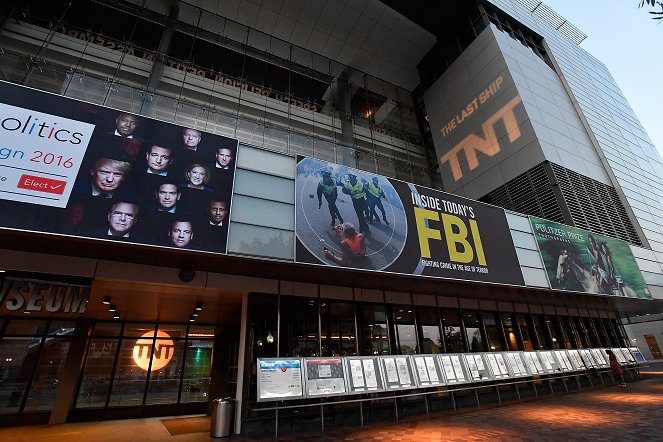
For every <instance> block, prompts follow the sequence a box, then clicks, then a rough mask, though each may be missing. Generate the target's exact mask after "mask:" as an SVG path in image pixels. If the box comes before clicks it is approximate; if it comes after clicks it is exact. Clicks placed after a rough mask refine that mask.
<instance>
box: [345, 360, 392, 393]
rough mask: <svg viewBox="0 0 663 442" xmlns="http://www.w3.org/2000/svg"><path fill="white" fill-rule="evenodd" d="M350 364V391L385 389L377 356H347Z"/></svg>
mask: <svg viewBox="0 0 663 442" xmlns="http://www.w3.org/2000/svg"><path fill="white" fill-rule="evenodd" d="M345 360H346V363H347V365H348V388H349V389H350V393H369V392H371V393H372V392H378V391H384V382H383V380H382V375H381V373H380V365H379V364H378V360H379V358H377V357H371V356H367V357H360V356H353V357H346V358H345Z"/></svg>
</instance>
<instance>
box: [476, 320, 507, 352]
mask: <svg viewBox="0 0 663 442" xmlns="http://www.w3.org/2000/svg"><path fill="white" fill-rule="evenodd" d="M481 316H482V317H483V326H484V328H485V330H486V343H487V344H488V350H489V351H503V350H506V345H505V344H504V339H503V337H502V329H501V328H500V322H499V321H498V320H497V318H498V316H497V313H496V312H483V313H482V314H481Z"/></svg>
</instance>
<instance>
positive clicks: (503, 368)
mask: <svg viewBox="0 0 663 442" xmlns="http://www.w3.org/2000/svg"><path fill="white" fill-rule="evenodd" d="M483 356H484V359H485V360H486V362H487V363H488V367H489V368H490V371H491V372H492V374H493V379H508V378H510V377H511V373H510V372H509V369H508V367H507V365H506V360H505V358H504V354H502V353H484V354H483Z"/></svg>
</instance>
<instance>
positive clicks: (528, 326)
mask: <svg viewBox="0 0 663 442" xmlns="http://www.w3.org/2000/svg"><path fill="white" fill-rule="evenodd" d="M516 320H517V321H518V327H519V328H520V335H521V336H522V337H523V347H524V348H523V350H534V349H535V348H538V347H535V345H536V344H535V341H533V338H534V337H535V333H536V331H535V330H534V324H533V323H532V320H531V318H529V317H526V316H525V315H524V314H522V313H517V314H516Z"/></svg>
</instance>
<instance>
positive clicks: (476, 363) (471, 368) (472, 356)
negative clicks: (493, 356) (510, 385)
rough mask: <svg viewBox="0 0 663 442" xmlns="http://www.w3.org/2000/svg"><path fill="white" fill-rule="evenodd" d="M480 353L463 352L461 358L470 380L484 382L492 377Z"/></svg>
mask: <svg viewBox="0 0 663 442" xmlns="http://www.w3.org/2000/svg"><path fill="white" fill-rule="evenodd" d="M483 356H484V355H483V354H482V353H465V354H463V358H464V359H465V364H466V366H467V370H468V372H469V375H470V379H471V381H472V382H484V381H490V380H492V379H493V374H492V373H491V372H490V369H489V368H488V364H487V363H486V359H485V358H484V357H483Z"/></svg>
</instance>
